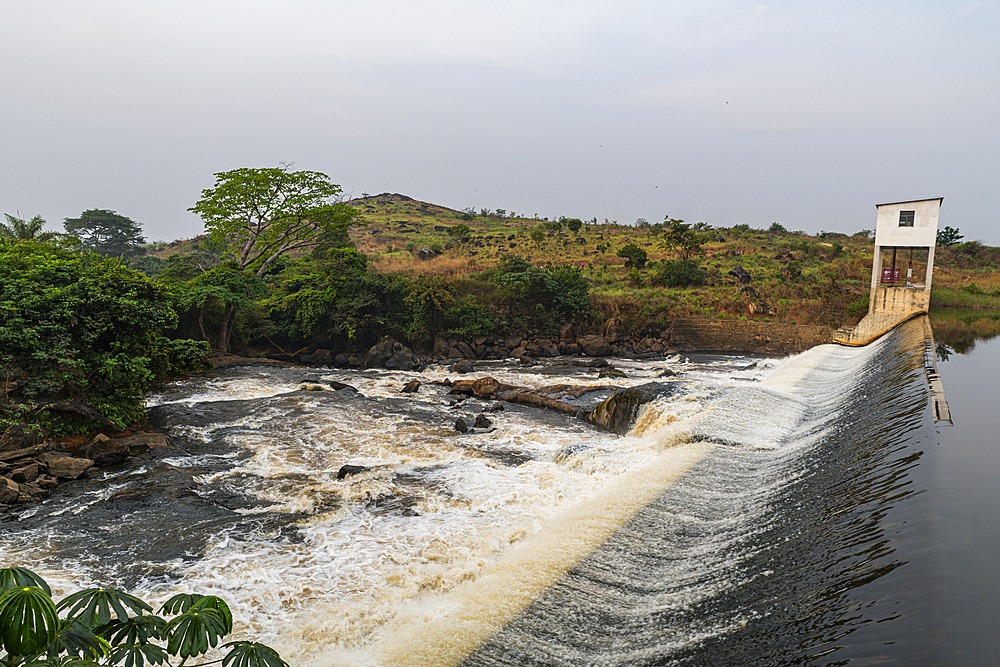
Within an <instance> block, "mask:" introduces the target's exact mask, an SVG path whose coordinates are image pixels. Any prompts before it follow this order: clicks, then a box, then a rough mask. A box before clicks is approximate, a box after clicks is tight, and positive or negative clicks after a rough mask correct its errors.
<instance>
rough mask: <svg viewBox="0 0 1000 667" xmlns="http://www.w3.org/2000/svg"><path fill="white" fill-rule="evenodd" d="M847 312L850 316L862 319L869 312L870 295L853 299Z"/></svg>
mask: <svg viewBox="0 0 1000 667" xmlns="http://www.w3.org/2000/svg"><path fill="white" fill-rule="evenodd" d="M846 312H847V316H848V317H850V318H852V319H855V320H860V319H861V318H862V317H864V316H865V315H866V314H867V313H868V297H867V296H861V297H858V298H857V299H855V300H854V301H851V302H850V303H849V304H847V308H846Z"/></svg>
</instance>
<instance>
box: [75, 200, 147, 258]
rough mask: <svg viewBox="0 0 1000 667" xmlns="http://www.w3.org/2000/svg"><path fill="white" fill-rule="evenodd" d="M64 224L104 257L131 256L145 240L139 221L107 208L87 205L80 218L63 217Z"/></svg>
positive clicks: (88, 247) (89, 247) (140, 247)
mask: <svg viewBox="0 0 1000 667" xmlns="http://www.w3.org/2000/svg"><path fill="white" fill-rule="evenodd" d="M63 227H64V228H65V229H66V233H68V234H71V235H73V236H75V237H77V238H78V239H80V242H81V244H82V245H83V247H84V248H86V249H88V250H93V251H94V252H96V253H98V254H100V255H104V256H106V257H131V256H132V255H136V254H138V253H139V252H141V251H142V246H143V245H144V244H145V243H146V239H145V238H144V237H143V235H142V227H141V226H140V225H139V223H137V222H135V221H134V220H132V219H131V218H127V217H125V216H124V215H119V214H117V213H115V212H114V211H108V210H106V209H90V210H87V211H84V212H83V213H81V214H80V217H79V218H66V219H65V220H63Z"/></svg>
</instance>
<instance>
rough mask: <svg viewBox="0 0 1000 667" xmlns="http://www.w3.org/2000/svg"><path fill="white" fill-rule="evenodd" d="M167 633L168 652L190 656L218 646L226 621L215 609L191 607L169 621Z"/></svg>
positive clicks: (224, 630)
mask: <svg viewBox="0 0 1000 667" xmlns="http://www.w3.org/2000/svg"><path fill="white" fill-rule="evenodd" d="M166 633H167V652H168V653H170V654H171V655H178V656H180V657H182V658H190V657H192V656H195V655H201V654H202V653H205V652H206V651H208V649H209V648H214V647H215V646H217V645H218V644H219V639H220V638H221V637H222V636H223V635H225V634H226V622H225V620H224V619H223V618H222V615H221V614H220V613H219V612H218V611H216V610H215V609H195V608H191V609H190V610H188V611H186V612H184V613H183V614H181V615H180V616H178V617H177V618H174V619H172V620H171V621H170V622H169V623H167V627H166Z"/></svg>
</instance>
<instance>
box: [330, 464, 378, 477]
mask: <svg viewBox="0 0 1000 667" xmlns="http://www.w3.org/2000/svg"><path fill="white" fill-rule="evenodd" d="M369 470H371V468H369V467H367V466H352V465H343V466H340V470H338V471H337V479H344V478H345V477H349V476H351V475H359V474H361V473H363V472H368V471H369Z"/></svg>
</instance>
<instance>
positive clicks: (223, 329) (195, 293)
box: [179, 262, 266, 352]
mask: <svg viewBox="0 0 1000 667" xmlns="http://www.w3.org/2000/svg"><path fill="white" fill-rule="evenodd" d="M265 292H266V289H265V287H264V281H263V280H262V279H261V277H260V276H258V275H256V274H253V273H247V272H245V271H240V270H238V269H237V268H236V267H235V262H226V263H224V264H220V265H219V266H216V267H214V268H212V269H209V270H208V271H206V272H205V273H202V274H201V275H200V276H198V277H197V278H195V279H194V280H192V281H191V282H190V283H189V285H188V287H187V290H186V293H185V294H184V295H183V296H182V297H181V298H180V300H179V305H180V307H181V308H185V309H191V308H195V309H197V312H198V333H199V334H200V335H201V339H202V340H206V341H207V340H208V335H207V334H206V333H205V311H206V310H208V309H209V308H211V307H212V306H213V305H215V304H222V316H221V318H220V322H219V331H218V335H217V336H216V339H215V349H217V350H220V351H222V352H225V351H226V350H227V349H229V341H230V339H231V338H232V336H233V326H232V325H233V321H234V320H235V313H236V311H237V310H239V309H242V308H247V307H248V306H250V304H251V303H253V299H254V298H256V297H260V296H264V294H265Z"/></svg>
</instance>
